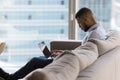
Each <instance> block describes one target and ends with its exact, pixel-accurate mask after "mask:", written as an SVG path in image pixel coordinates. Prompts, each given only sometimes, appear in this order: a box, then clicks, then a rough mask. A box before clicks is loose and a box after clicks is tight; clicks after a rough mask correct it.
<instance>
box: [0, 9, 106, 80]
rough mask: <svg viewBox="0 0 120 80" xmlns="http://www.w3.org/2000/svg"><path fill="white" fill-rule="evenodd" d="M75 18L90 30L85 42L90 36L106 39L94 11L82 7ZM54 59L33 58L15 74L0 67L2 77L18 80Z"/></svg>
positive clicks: (81, 25) (8, 79) (83, 27)
mask: <svg viewBox="0 0 120 80" xmlns="http://www.w3.org/2000/svg"><path fill="white" fill-rule="evenodd" d="M75 18H76V19H77V22H78V24H79V27H80V28H81V29H82V30H83V31H85V32H88V34H87V36H86V37H85V38H84V39H83V44H84V43H86V42H87V41H88V40H89V39H90V38H97V39H101V40H104V39H106V36H105V35H106V33H105V31H104V29H103V28H102V27H101V26H100V25H99V24H97V22H96V21H95V19H94V16H93V13H92V12H91V10H90V9H88V8H81V9H80V10H79V11H78V12H77V13H76V16H75ZM56 53H59V51H55V52H53V54H56ZM52 61H53V59H45V58H33V59H32V60H30V61H29V62H28V63H27V64H26V65H25V66H23V67H22V68H21V69H19V70H18V71H16V72H15V73H13V74H9V73H6V72H4V71H3V70H2V69H0V77H2V78H4V79H6V80H17V79H20V78H23V77H25V76H26V75H27V74H29V73H30V72H32V71H33V70H35V69H38V68H44V67H45V66H47V65H48V64H50V63H52Z"/></svg>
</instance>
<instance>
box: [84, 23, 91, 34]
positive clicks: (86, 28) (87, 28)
mask: <svg viewBox="0 0 120 80" xmlns="http://www.w3.org/2000/svg"><path fill="white" fill-rule="evenodd" d="M89 28H90V26H87V25H86V24H84V31H85V32H87V31H88V30H89Z"/></svg>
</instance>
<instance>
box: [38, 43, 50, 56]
mask: <svg viewBox="0 0 120 80" xmlns="http://www.w3.org/2000/svg"><path fill="white" fill-rule="evenodd" d="M39 47H40V50H41V51H42V52H43V54H44V56H45V57H46V58H48V57H50V56H51V52H50V50H49V49H48V47H47V45H46V44H45V42H44V41H42V42H41V43H39Z"/></svg>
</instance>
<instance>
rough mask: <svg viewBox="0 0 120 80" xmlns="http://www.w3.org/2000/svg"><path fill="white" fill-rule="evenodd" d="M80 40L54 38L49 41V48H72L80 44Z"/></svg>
mask: <svg viewBox="0 0 120 80" xmlns="http://www.w3.org/2000/svg"><path fill="white" fill-rule="evenodd" d="M81 42H82V41H76V40H66V41H65V40H64V41H61V40H55V41H51V42H50V50H73V49H75V48H76V47H78V46H80V45H81Z"/></svg>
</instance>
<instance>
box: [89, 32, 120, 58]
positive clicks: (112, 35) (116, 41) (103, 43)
mask: <svg viewBox="0 0 120 80" xmlns="http://www.w3.org/2000/svg"><path fill="white" fill-rule="evenodd" d="M89 41H92V42H93V43H95V44H96V45H97V46H98V53H99V55H100V56H101V55H103V54H105V53H106V52H107V51H109V50H111V49H113V48H115V47H117V46H118V45H120V35H119V33H118V32H117V31H115V30H111V31H109V33H108V34H107V39H106V40H99V39H90V40H89Z"/></svg>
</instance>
